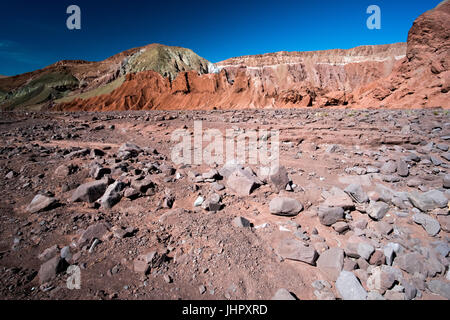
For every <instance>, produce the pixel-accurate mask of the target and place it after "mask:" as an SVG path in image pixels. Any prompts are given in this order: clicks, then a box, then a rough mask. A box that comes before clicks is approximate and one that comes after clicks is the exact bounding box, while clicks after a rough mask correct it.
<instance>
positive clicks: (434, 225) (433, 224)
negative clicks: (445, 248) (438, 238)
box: [412, 213, 441, 237]
mask: <svg viewBox="0 0 450 320" xmlns="http://www.w3.org/2000/svg"><path fill="white" fill-rule="evenodd" d="M412 219H413V221H414V222H415V223H417V224H420V225H421V226H422V227H423V228H424V229H425V231H426V232H427V233H428V235H430V236H432V237H433V236H435V235H437V234H438V233H439V231H440V230H441V226H440V224H439V222H438V221H437V220H436V219H435V218H433V217H431V216H429V215H427V214H424V213H416V214H415V215H413V217H412Z"/></svg>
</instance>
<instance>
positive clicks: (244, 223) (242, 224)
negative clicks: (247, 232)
mask: <svg viewBox="0 0 450 320" xmlns="http://www.w3.org/2000/svg"><path fill="white" fill-rule="evenodd" d="M232 223H233V226H235V227H236V228H249V227H250V226H251V225H250V221H248V220H247V219H245V218H243V217H236V218H234V219H233V222H232Z"/></svg>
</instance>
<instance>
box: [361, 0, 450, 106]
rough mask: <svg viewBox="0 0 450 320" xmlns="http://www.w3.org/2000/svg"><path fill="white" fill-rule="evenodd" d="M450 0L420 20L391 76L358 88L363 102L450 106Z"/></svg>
mask: <svg viewBox="0 0 450 320" xmlns="http://www.w3.org/2000/svg"><path fill="white" fill-rule="evenodd" d="M449 67H450V1H449V0H447V1H443V2H442V3H441V4H440V5H438V6H437V7H436V8H434V9H432V10H430V11H427V12H425V13H424V14H422V15H421V16H420V17H419V18H417V19H416V21H415V22H414V24H413V26H412V28H411V29H410V31H409V33H408V43H407V52H406V58H405V59H403V60H401V63H399V64H398V65H397V66H396V67H395V68H394V70H393V72H392V73H391V74H390V75H389V76H388V77H387V78H382V79H380V80H378V81H375V82H373V83H370V84H368V85H367V86H364V87H362V88H360V89H359V90H356V91H355V97H357V98H358V101H357V103H358V104H359V105H368V106H375V107H383V106H388V107H389V106H392V107H398V108H418V107H444V108H450V102H449V101H450V96H449V93H448V92H449V88H450V68H449Z"/></svg>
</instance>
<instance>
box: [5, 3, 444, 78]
mask: <svg viewBox="0 0 450 320" xmlns="http://www.w3.org/2000/svg"><path fill="white" fill-rule="evenodd" d="M439 2H440V0H340V1H337V0H334V1H326V0H322V1H316V0H309V1H303V0H296V1H284V0H272V1H266V0H258V1H254V0H251V1H249V0H241V1H233V0H230V1H222V0H209V1H170V0H165V1H153V0H147V1H144V0H128V1H123V0H110V1H103V0H99V1H95V0H90V1H85V0H71V1H65V0H58V1H55V0H54V1H48V0H47V1H46V0H40V1H30V0H27V1H23V0H14V1H5V0H2V5H1V10H0V74H3V75H14V74H19V73H23V72H27V71H31V70H35V69H38V68H42V67H44V66H47V65H49V64H52V63H54V62H56V61H58V60H62V59H84V60H94V61H96V60H103V59H105V58H107V57H109V56H112V55H114V54H116V53H119V52H121V51H124V50H126V49H130V48H133V47H138V46H143V45H146V44H149V43H154V42H157V43H162V44H167V45H177V46H182V47H187V48H190V49H192V50H194V51H195V52H196V53H197V54H199V55H200V56H202V57H204V58H206V59H208V60H209V61H211V62H217V61H221V60H224V59H227V58H230V57H235V56H241V55H247V54H261V53H267V52H276V51H309V50H322V49H334V48H342V49H346V48H351V47H355V46H359V45H365V44H385V43H394V42H402V41H406V39H407V33H408V30H409V29H410V27H411V25H412V23H413V21H414V20H415V19H416V18H417V17H418V16H419V15H420V14H422V13H423V12H425V11H427V10H429V9H431V8H434V7H435V6H436V5H437V4H439ZM71 4H76V5H78V6H79V7H80V8H81V17H82V22H81V23H82V25H81V26H82V29H81V30H77V31H70V30H68V29H67V28H66V19H67V17H68V15H67V14H66V9H67V7H68V6H69V5H71ZM372 4H376V5H378V6H379V7H380V8H381V19H382V20H381V23H382V24H381V27H382V28H381V30H369V29H367V27H366V20H367V18H368V17H369V15H368V14H366V9H367V7H368V6H369V5H372Z"/></svg>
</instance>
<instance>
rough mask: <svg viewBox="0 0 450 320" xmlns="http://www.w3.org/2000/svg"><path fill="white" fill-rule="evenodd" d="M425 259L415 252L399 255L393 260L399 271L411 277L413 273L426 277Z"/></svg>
mask: <svg viewBox="0 0 450 320" xmlns="http://www.w3.org/2000/svg"><path fill="white" fill-rule="evenodd" d="M425 261H426V259H425V257H424V256H422V255H421V254H419V253H417V252H411V253H405V254H400V255H398V256H397V258H395V260H394V265H396V266H398V267H399V268H400V269H402V270H404V271H406V272H408V273H409V274H411V275H413V274H414V273H416V272H417V273H420V274H423V275H425V276H427V274H428V271H427V268H426V266H425V265H424V262H425Z"/></svg>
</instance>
